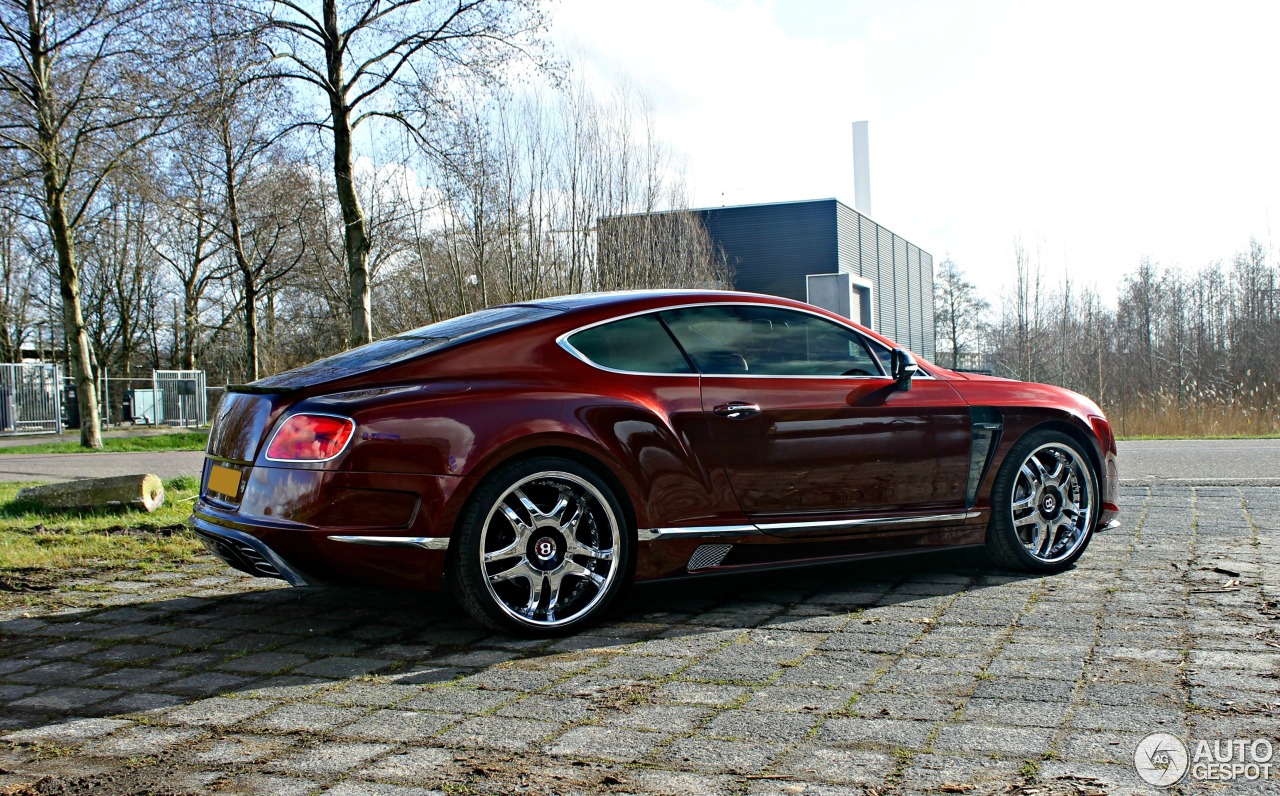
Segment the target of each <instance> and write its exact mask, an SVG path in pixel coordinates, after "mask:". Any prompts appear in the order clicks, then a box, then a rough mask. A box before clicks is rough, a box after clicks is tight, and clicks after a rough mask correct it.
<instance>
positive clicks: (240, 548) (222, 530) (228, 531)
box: [191, 514, 317, 586]
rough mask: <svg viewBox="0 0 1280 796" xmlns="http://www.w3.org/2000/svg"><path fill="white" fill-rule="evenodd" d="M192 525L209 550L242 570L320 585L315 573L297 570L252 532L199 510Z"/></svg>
mask: <svg viewBox="0 0 1280 796" xmlns="http://www.w3.org/2000/svg"><path fill="white" fill-rule="evenodd" d="M191 525H192V528H193V529H194V530H195V533H196V536H197V537H199V539H200V541H201V542H203V543H204V546H205V547H207V548H208V549H209V552H211V553H213V554H214V555H215V556H217V557H218V558H220V559H222V560H223V561H224V562H226V563H227V564H228V565H229V566H232V567H234V568H236V569H238V570H240V571H241V572H247V573H248V574H250V575H253V576H255V577H259V578H280V579H281V580H283V581H286V582H288V583H289V585H291V586H315V585H317V581H316V579H315V578H314V577H310V578H309V577H308V576H306V575H304V574H303V573H302V572H300V571H298V570H297V569H296V568H294V567H293V566H291V565H290V564H289V563H288V562H287V561H285V560H284V559H283V558H281V557H280V555H279V554H277V553H276V551H274V550H272V549H271V548H270V547H268V546H267V545H266V544H265V543H264V542H263V541H262V540H261V539H258V538H257V537H255V536H253V535H251V534H248V533H245V532H244V531H241V530H236V529H235V528H228V527H226V526H223V525H218V524H216V523H213V522H210V521H209V520H208V519H206V518H204V517H201V516H200V515H199V514H193V515H191Z"/></svg>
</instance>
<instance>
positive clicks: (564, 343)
mask: <svg viewBox="0 0 1280 796" xmlns="http://www.w3.org/2000/svg"><path fill="white" fill-rule="evenodd" d="M698 307H766V308H769V309H777V310H784V311H790V312H798V313H801V314H803V315H812V316H813V317H815V318H818V319H820V320H824V321H826V322H827V323H833V324H836V325H837V326H840V325H842V324H840V323H839V322H837V321H835V320H834V319H832V318H829V317H827V316H826V315H823V314H822V313H820V312H814V311H813V310H807V309H803V308H801V307H789V306H782V305H779V304H769V303H767V302H757V301H703V302H698V303H696V304H673V305H670V306H664V307H655V308H653V309H648V310H640V311H638V312H631V313H627V314H626V315H615V316H614V317H612V318H606V319H605V320H602V321H596V322H594V323H588V324H584V325H583V326H579V327H578V328H576V329H572V330H570V331H567V332H565V333H564V334H561V335H560V336H558V337H557V338H556V345H558V346H560V347H561V348H563V349H564V350H565V351H567V352H568V353H569V354H570V355H571V356H572V357H573V358H574V359H577V360H580V361H581V362H584V363H586V364H587V365H590V366H591V367H593V368H595V369H596V370H602V371H604V372H606V373H618V374H620V375H623V376H666V377H668V378H682V377H683V378H699V377H701V376H716V377H725V378H734V379H841V380H850V379H858V380H869V379H878V380H886V381H892V377H891V376H889V374H887V373H884V372H883V371H884V363H882V362H881V361H880V357H878V356H876V355H875V354H874V353H872V354H871V358H872V359H873V360H875V363H876V365H877V366H878V367H879V368H880V369H881V371H882V372H881V374H880V375H879V376H804V375H796V376H786V375H769V374H753V373H700V372H695V373H654V372H651V371H637V370H618V369H617V368H610V367H606V366H604V365H601V364H598V363H596V362H593V361H591V360H590V359H588V358H587V357H586V355H585V354H583V353H582V352H581V351H579V350H578V349H576V348H574V347H573V345H572V344H570V343H569V338H570V337H572V336H573V335H575V334H577V333H578V332H585V331H586V330H588V329H594V328H595V327H597V326H604V325H605V324H607V323H613V322H614V321H625V320H627V319H628V318H636V317H639V316H641V315H649V314H651V313H659V312H670V311H672V310H683V309H695V308H698ZM844 328H845V329H847V330H848V331H850V332H852V333H853V334H856V335H858V336H859V337H861V338H864V339H865V338H866V335H865V334H863V333H862V332H861V331H860V330H859V329H857V328H856V327H852V326H845V327H844ZM675 343H676V345H679V341H678V340H676V341H675ZM880 345H883V343H880ZM899 348H901V346H899ZM681 351H682V352H683V351H684V349H683V346H681ZM918 373H923V374H925V375H926V376H927V377H928V378H931V379H932V378H936V377H935V376H934V375H933V374H932V373H930V372H929V371H928V370H927V369H926V368H925V367H924V366H923V365H921V366H920V369H919V371H918Z"/></svg>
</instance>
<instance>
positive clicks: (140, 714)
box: [0, 487, 1280, 796]
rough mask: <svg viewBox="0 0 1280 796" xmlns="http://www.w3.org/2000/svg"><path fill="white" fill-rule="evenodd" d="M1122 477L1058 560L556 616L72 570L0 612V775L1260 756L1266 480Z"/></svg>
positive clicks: (60, 784)
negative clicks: (516, 627) (60, 582)
mask: <svg viewBox="0 0 1280 796" xmlns="http://www.w3.org/2000/svg"><path fill="white" fill-rule="evenodd" d="M1122 500H1123V503H1122V508H1123V510H1124V515H1123V520H1124V527H1123V528H1121V529H1119V530H1115V531H1111V532H1108V533H1105V534H1102V535H1100V536H1099V537H1097V538H1096V539H1095V540H1094V541H1093V543H1092V546H1091V547H1090V549H1089V551H1088V552H1087V553H1086V555H1085V557H1084V558H1083V560H1082V562H1081V564H1080V565H1079V566H1078V567H1077V568H1076V569H1074V570H1072V571H1071V572H1068V573H1065V574H1062V575H1058V576H1054V577H1049V578H1036V577H1020V576H1013V575H1005V574H995V573H991V572H988V571H986V570H984V569H983V568H982V567H981V566H980V563H979V560H978V559H977V558H975V557H974V556H972V555H968V554H964V555H961V554H954V553H953V554H945V555H938V556H931V557H927V558H915V559H911V560H898V561H896V562H894V563H891V564H889V563H883V562H878V563H867V564H861V565H857V566H841V567H834V568H824V569H816V570H815V569H809V570H797V571H793V572H789V573H778V574H770V575H765V576H753V577H734V578H729V579H714V580H708V581H702V582H699V583H688V584H682V585H664V586H658V587H647V588H640V589H636V590H634V591H633V592H632V593H631V594H630V595H629V596H628V598H627V599H626V602H625V605H624V606H623V608H622V609H621V610H620V611H619V612H618V613H617V614H616V616H615V617H614V619H613V621H611V622H610V623H608V624H607V625H604V626H601V627H597V628H593V629H591V630H590V631H588V632H585V633H582V634H579V635H576V636H572V637H568V638H564V639H560V640H557V641H551V642H547V641H529V640H521V639H514V638H510V637H504V636H501V635H494V634H489V633H486V632H484V631H482V630H480V629H478V628H477V627H476V626H475V625H473V624H472V623H470V622H469V621H466V620H465V619H464V618H462V617H461V616H460V615H459V611H458V610H457V609H455V608H454V607H452V605H451V604H450V603H449V602H448V601H447V600H444V599H442V598H440V597H436V596H429V595H428V596H423V595H414V594H405V593H397V592H378V591H364V590H337V589H334V590H305V589H289V588H282V587H279V586H277V585H276V583H275V582H272V581H265V580H257V579H252V578H248V577H242V576H240V575H239V574H237V573H234V572H231V571H229V570H227V569H226V568H225V567H222V566H220V565H214V564H213V563H209V564H208V565H205V566H199V567H195V568H193V569H192V570H191V571H190V572H184V573H158V574H150V575H144V574H142V573H128V572H126V573H117V574H116V576H115V577H114V578H113V579H101V580H99V579H85V580H77V581H74V582H71V583H68V584H67V585H66V586H65V587H64V588H63V589H62V590H60V591H57V592H48V593H44V594H42V595H40V596H39V597H38V599H35V600H34V601H33V602H31V603H30V604H27V605H23V606H20V607H15V608H11V609H6V610H4V611H3V612H2V613H0V734H2V735H3V739H2V740H0V792H6V791H5V788H8V789H9V790H8V791H7V792H13V793H24V792H57V791H58V790H59V789H62V791H63V792H81V791H91V792H100V793H108V794H109V793H121V792H144V791H148V790H149V791H150V792H176V793H184V792H196V793H201V792H210V793H225V794H234V793H263V794H294V793H296V794H312V793H322V792H323V793H330V794H340V795H341V796H357V795H358V794H395V795H398V794H420V793H504V794H505V793H515V792H528V793H657V794H682V796H683V795H684V794H693V795H695V796H698V795H701V794H708V795H711V794H721V793H724V794H753V795H755V794H758V795H760V796H764V795H766V794H779V795H781V794H810V793H814V794H828V795H830V796H835V795H836V794H881V795H884V794H923V793H940V792H946V793H1023V794H1032V793H1038V794H1057V793H1061V794H1077V796H1080V795H1082V794H1104V793H1105V794H1124V793H1147V792H1153V789H1150V788H1148V787H1147V786H1145V785H1142V783H1141V781H1140V780H1138V779H1137V777H1136V776H1135V774H1134V771H1133V766H1132V760H1133V754H1134V749H1135V746H1136V744H1137V741H1138V740H1139V739H1140V738H1142V737H1143V736H1144V735H1146V734H1148V733H1151V732H1155V731H1168V732H1170V733H1172V734H1174V735H1177V736H1179V737H1182V738H1184V739H1186V738H1192V739H1219V738H1248V739H1252V738H1258V737H1261V738H1267V739H1270V740H1271V741H1272V743H1274V744H1276V747H1277V750H1278V751H1277V762H1280V680H1278V679H1277V677H1280V544H1278V542H1280V489H1275V488H1229V487H1215V488H1194V487H1151V488H1126V489H1125V490H1124V493H1123V496H1122ZM1275 776H1276V777H1278V778H1277V779H1273V780H1271V781H1270V782H1253V783H1239V782H1237V783H1232V784H1230V785H1225V786H1221V785H1219V786H1214V785H1210V784H1208V783H1190V784H1188V783H1183V784H1182V785H1180V786H1178V787H1176V788H1175V789H1174V791H1175V792H1179V791H1180V792H1185V793H1202V792H1218V791H1219V790H1220V791H1221V792H1224V793H1236V792H1241V793H1244V792H1276V791H1280V773H1277V774H1276V775H1275ZM28 784H30V785H32V788H31V789H27V790H24V788H23V786H24V785H28ZM1019 788H1021V789H1019ZM1268 788H1271V790H1268Z"/></svg>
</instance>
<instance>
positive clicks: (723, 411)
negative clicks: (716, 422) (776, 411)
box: [711, 401, 760, 420]
mask: <svg viewBox="0 0 1280 796" xmlns="http://www.w3.org/2000/svg"><path fill="white" fill-rule="evenodd" d="M711 411H712V413H713V414H716V415H719V416H720V417H727V418H729V419H730V420H742V419H743V418H747V417H755V416H756V415H758V414H760V407H759V406H758V405H756V404H749V403H744V402H743V401H730V402H729V403H727V404H720V405H719V406H717V407H716V408H715V409H712V410H711Z"/></svg>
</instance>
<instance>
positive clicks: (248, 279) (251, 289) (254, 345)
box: [244, 271, 258, 381]
mask: <svg viewBox="0 0 1280 796" xmlns="http://www.w3.org/2000/svg"><path fill="white" fill-rule="evenodd" d="M244 353H245V356H246V357H247V358H248V362H247V363H245V365H246V368H247V370H248V375H249V379H248V380H249V381H257V380H258V286H257V285H256V284H255V280H254V278H253V274H252V272H249V271H246V272H244Z"/></svg>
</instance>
